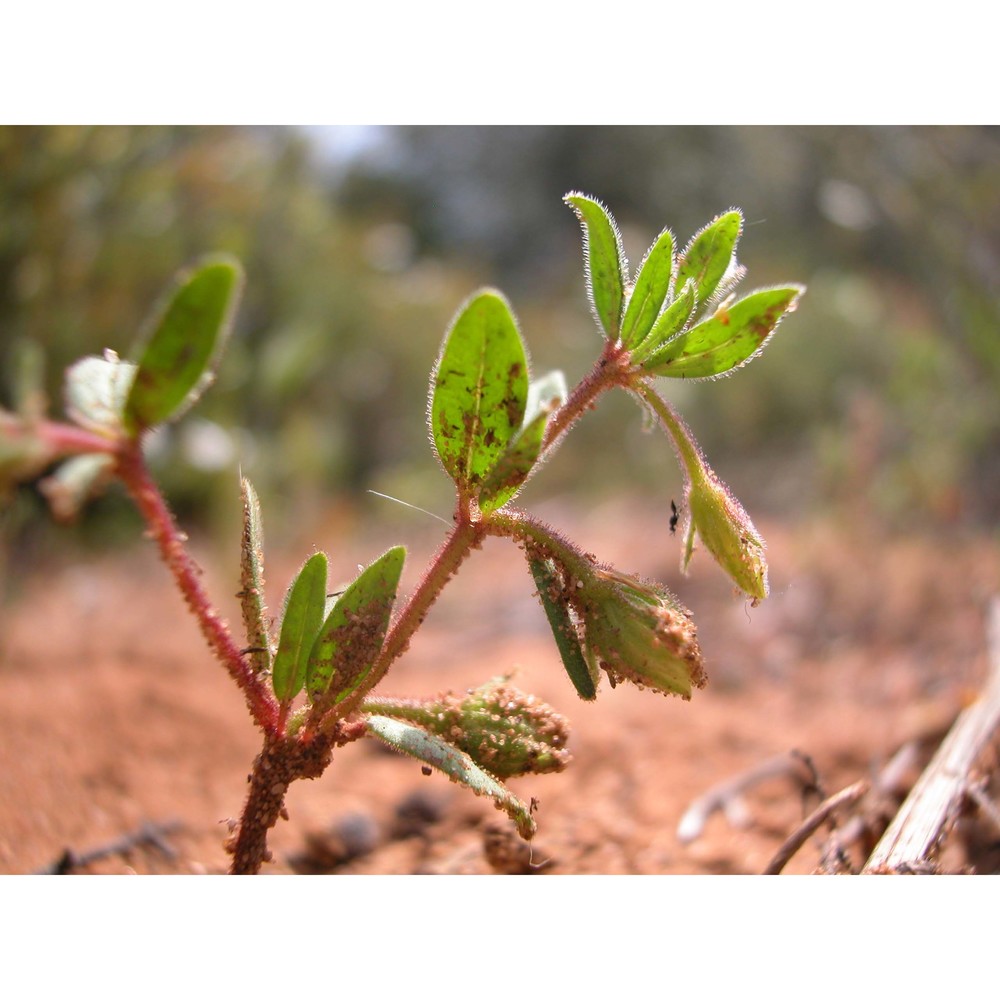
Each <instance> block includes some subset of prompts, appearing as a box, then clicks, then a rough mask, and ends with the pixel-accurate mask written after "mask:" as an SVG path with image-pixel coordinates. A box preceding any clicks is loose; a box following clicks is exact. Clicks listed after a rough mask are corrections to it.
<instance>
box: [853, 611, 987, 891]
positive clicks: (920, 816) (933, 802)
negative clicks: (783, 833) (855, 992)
mask: <svg viewBox="0 0 1000 1000" xmlns="http://www.w3.org/2000/svg"><path fill="white" fill-rule="evenodd" d="M987 643H988V651H989V675H988V677H987V679H986V684H985V686H984V688H983V692H982V694H981V695H980V697H979V698H978V700H977V701H976V702H974V703H973V704H972V705H970V706H969V707H968V708H966V709H965V710H964V711H963V712H962V713H961V714H960V715H959V717H958V719H957V720H956V721H955V724H954V726H952V728H951V731H950V732H949V733H948V735H947V736H946V737H945V739H944V741H943V742H942V743H941V746H940V747H939V748H938V751H937V753H936V754H935V755H934V758H933V759H932V760H931V762H930V764H929V765H928V766H927V768H926V769H925V770H924V772H923V774H921V776H920V778H919V779H918V780H917V783H916V784H915V785H914V786H913V789H912V791H911V792H910V794H909V796H908V797H907V799H906V801H905V802H904V803H903V805H902V807H901V808H900V810H899V812H897V813H896V816H895V818H894V819H893V821H892V822H891V823H890V824H889V828H888V829H887V830H886V832H885V834H884V835H883V837H882V839H881V840H880V841H879V842H878V844H877V845H876V847H875V850H874V851H873V852H872V854H871V856H870V857H869V858H868V861H867V862H866V863H865V866H864V868H863V869H862V874H873V873H895V872H909V871H925V870H927V865H928V862H929V861H930V859H931V857H932V855H933V854H934V852H935V850H936V848H937V846H938V845H939V843H940V842H941V840H942V838H943V836H944V834H945V833H946V832H947V830H948V829H949V828H950V826H951V824H952V822H953V821H954V819H955V818H956V816H957V814H958V811H959V809H960V808H961V806H962V802H963V799H964V798H965V796H966V793H967V790H968V788H969V785H970V771H971V768H972V766H973V765H974V764H975V762H976V760H977V758H978V757H979V755H980V754H981V753H982V751H983V750H984V748H985V747H986V745H987V744H988V743H989V741H990V739H991V738H992V737H993V735H994V733H995V732H996V729H997V725H998V723H1000V598H994V599H993V601H992V603H991V605H990V609H989V616H988V621H987Z"/></svg>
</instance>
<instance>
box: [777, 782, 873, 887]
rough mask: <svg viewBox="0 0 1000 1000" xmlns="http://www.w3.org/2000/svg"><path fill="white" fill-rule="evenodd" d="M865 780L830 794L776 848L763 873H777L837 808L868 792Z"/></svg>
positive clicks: (856, 799)
mask: <svg viewBox="0 0 1000 1000" xmlns="http://www.w3.org/2000/svg"><path fill="white" fill-rule="evenodd" d="M868 788H869V785H868V782H867V781H863V780H862V781H856V782H854V784H853V785H848V786H847V788H842V789H841V790H840V791H839V792H837V793H836V795H831V796H830V797H829V798H828V799H827V800H826V801H825V802H823V803H821V804H820V806H819V807H818V808H817V809H815V810H814V811H813V813H812V815H810V816H808V817H807V818H806V820H805V822H804V823H803V824H802V825H801V826H800V827H799V828H798V829H797V830H796V831H795V832H794V833H793V834H792V835H791V836H790V837H789V838H788V839H787V840H786V841H785V842H784V843H783V844H782V845H781V847H779V848H778V853H777V854H775V856H774V857H773V858H772V859H771V863H770V864H769V865H768V866H767V868H765V869H764V874H765V875H777V874H779V873H780V872H781V870H782V868H784V867H785V865H787V864H788V862H789V861H791V859H792V858H793V857H794V856H795V852H796V851H798V849H799V848H800V847H801V846H802V845H803V844H804V843H805V842H806V841H807V840H808V839H809V838H810V837H811V836H812V835H813V834H814V833H815V832H816V831H817V830H818V829H819V828H820V827H821V826H822V825H823V824H824V823H825V822H826V821H827V820H828V819H829V818H830V817H831V816H832V815H833V814H834V812H836V810H838V809H839V808H840V807H841V806H844V805H853V804H854V803H855V802H857V801H858V800H859V799H860V798H862V796H864V795H866V794H867V792H868Z"/></svg>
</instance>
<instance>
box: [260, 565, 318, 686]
mask: <svg viewBox="0 0 1000 1000" xmlns="http://www.w3.org/2000/svg"><path fill="white" fill-rule="evenodd" d="M325 601H326V556H325V555H324V554H323V553H322V552H317V553H315V555H312V556H310V557H309V558H308V559H307V560H306V562H305V564H304V565H303V567H302V569H300V570H299V574H298V576H297V577H296V578H295V582H294V583H293V584H292V586H291V588H290V589H289V591H288V597H287V600H286V601H285V615H284V617H283V618H282V620H281V637H280V638H279V640H278V651H277V652H276V653H275V654H274V668H273V671H272V674H271V683H272V685H273V686H274V693H275V694H276V695H277V696H278V700H279V701H283V702H284V701H291V700H292V698H294V697H295V696H296V695H297V694H298V693H299V692H300V691H301V690H302V685H303V684H304V683H305V679H306V664H307V663H308V662H309V653H310V651H311V650H312V647H313V643H314V642H315V640H316V633H317V632H319V628H320V625H321V624H322V622H323V607H324V603H325Z"/></svg>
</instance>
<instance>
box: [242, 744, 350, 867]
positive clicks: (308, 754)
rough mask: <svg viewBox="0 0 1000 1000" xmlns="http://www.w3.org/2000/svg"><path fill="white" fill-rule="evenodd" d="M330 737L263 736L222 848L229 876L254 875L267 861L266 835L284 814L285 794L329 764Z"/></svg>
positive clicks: (316, 775) (268, 852)
mask: <svg viewBox="0 0 1000 1000" xmlns="http://www.w3.org/2000/svg"><path fill="white" fill-rule="evenodd" d="M334 742H335V740H334V739H333V738H331V737H326V738H321V739H317V740H313V741H312V742H310V743H309V744H303V743H302V742H300V741H299V740H285V739H281V740H275V739H272V738H271V737H270V736H267V737H265V739H264V748H263V749H262V750H261V752H260V753H259V754H258V755H257V759H256V760H255V761H254V764H253V773H252V774H251V775H250V791H249V792H248V793H247V801H246V805H245V806H244V807H243V815H242V817H241V819H240V824H239V826H238V827H237V829H236V831H235V833H234V835H233V837H232V839H231V840H230V842H229V843H228V844H227V845H226V849H227V850H228V851H229V852H230V853H231V854H232V856H233V861H232V865H231V866H230V868H229V874H230V875H256V874H257V872H259V871H260V867H261V865H263V864H264V862H266V861H270V860H271V852H270V851H269V850H268V847H267V834H268V831H269V830H270V829H271V827H273V826H274V825H275V824H276V823H277V822H278V820H279V819H280V818H281V817H282V816H285V815H286V814H285V794H286V793H287V791H288V786H289V785H290V784H291V783H292V782H293V781H296V780H298V779H299V778H318V777H319V776H320V775H321V774H322V773H323V772H324V771H325V770H326V768H327V766H328V765H329V763H330V757H331V748H332V746H333V744H334Z"/></svg>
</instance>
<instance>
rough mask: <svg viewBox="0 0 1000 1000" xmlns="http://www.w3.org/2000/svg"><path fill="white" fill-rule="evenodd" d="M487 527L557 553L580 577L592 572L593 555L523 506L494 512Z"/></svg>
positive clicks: (551, 554) (490, 530) (561, 561)
mask: <svg viewBox="0 0 1000 1000" xmlns="http://www.w3.org/2000/svg"><path fill="white" fill-rule="evenodd" d="M486 529H487V532H488V534H490V535H496V536H500V537H506V538H513V539H516V540H517V541H519V542H521V543H522V544H524V545H527V546H529V547H534V548H536V549H538V550H539V551H540V552H541V553H543V554H545V555H549V556H555V557H556V558H557V559H558V561H559V562H560V563H561V564H562V565H563V566H565V567H566V568H567V569H568V570H569V571H570V572H571V573H574V574H575V575H576V576H578V577H579V578H581V579H582V578H584V577H585V576H587V575H589V573H590V571H591V569H592V567H593V565H594V560H593V558H592V557H590V556H588V555H587V554H586V553H585V552H583V551H581V550H580V549H578V548H577V547H576V546H575V545H574V544H573V543H572V542H570V541H568V540H567V539H565V538H563V537H562V535H560V534H558V533H557V532H555V531H553V530H552V529H551V528H550V527H548V525H546V524H543V523H542V522H541V521H539V520H538V519H537V518H535V517H533V516H532V515H531V514H528V513H526V512H525V511H523V510H515V509H513V508H510V507H508V508H506V509H505V510H502V511H497V512H496V513H495V514H491V515H490V517H489V520H488V522H487V524H486Z"/></svg>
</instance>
